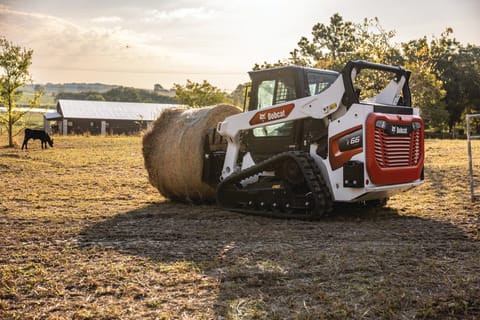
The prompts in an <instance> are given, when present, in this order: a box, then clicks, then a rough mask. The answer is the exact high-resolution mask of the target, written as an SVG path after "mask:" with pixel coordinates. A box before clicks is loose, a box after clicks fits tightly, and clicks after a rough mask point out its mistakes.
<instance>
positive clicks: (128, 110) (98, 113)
mask: <svg viewBox="0 0 480 320" xmlns="http://www.w3.org/2000/svg"><path fill="white" fill-rule="evenodd" d="M175 107H176V108H178V107H181V105H178V104H160V103H136V102H107V101H89V100H87V101H84V100H58V103H57V112H58V113H59V114H61V115H62V116H63V118H65V119H101V120H145V121H153V120H155V119H156V118H157V117H158V115H159V114H160V112H161V111H162V110H164V109H167V108H175Z"/></svg>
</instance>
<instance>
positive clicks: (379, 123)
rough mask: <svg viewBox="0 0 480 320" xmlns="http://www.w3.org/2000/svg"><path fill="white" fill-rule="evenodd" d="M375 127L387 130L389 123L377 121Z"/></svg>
mask: <svg viewBox="0 0 480 320" xmlns="http://www.w3.org/2000/svg"><path fill="white" fill-rule="evenodd" d="M375 127H377V128H380V129H383V130H385V129H386V128H387V122H386V121H385V120H377V121H376V122H375Z"/></svg>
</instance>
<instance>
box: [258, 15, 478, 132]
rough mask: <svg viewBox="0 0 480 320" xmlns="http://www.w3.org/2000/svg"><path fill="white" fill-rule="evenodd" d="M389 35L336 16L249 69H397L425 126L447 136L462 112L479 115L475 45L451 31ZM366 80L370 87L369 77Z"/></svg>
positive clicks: (375, 25)
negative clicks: (407, 74)
mask: <svg viewBox="0 0 480 320" xmlns="http://www.w3.org/2000/svg"><path fill="white" fill-rule="evenodd" d="M394 37H395V31H388V30H385V29H384V28H383V27H382V26H381V24H380V21H379V19H378V18H374V19H367V18H365V19H364V20H363V22H362V23H354V22H351V21H345V20H344V19H343V17H342V16H341V15H339V14H338V13H337V14H334V15H333V16H332V17H331V18H330V23H329V24H323V23H317V24H315V25H314V26H313V28H312V33H311V37H309V38H308V37H301V39H300V40H299V42H298V47H297V48H295V49H293V50H292V51H291V52H290V57H288V58H286V59H283V60H279V61H277V62H275V63H268V62H264V63H263V64H256V65H255V66H254V69H262V68H268V67H274V66H281V65H290V64H296V65H304V66H309V67H316V68H323V69H330V70H337V71H339V70H341V69H342V68H343V66H344V65H345V63H346V62H347V61H349V60H355V59H363V60H367V61H371V62H377V63H383V64H390V65H400V66H404V67H405V68H407V69H410V70H411V71H412V77H411V79H410V87H411V91H412V97H413V103H414V105H415V106H417V107H419V108H420V109H421V112H422V117H423V118H424V120H425V121H426V123H427V125H429V126H430V128H432V129H434V130H441V129H448V130H449V131H450V132H451V131H452V130H453V129H454V127H455V125H456V124H460V125H463V122H464V119H465V114H466V113H479V112H480V47H479V46H477V45H472V44H467V45H464V44H461V43H460V42H458V41H457V40H456V39H455V38H454V37H453V30H452V29H451V28H446V30H445V32H443V33H442V34H441V35H440V37H433V38H432V39H428V38H427V37H426V36H425V37H423V38H420V39H415V40H411V41H408V42H405V43H401V44H396V43H394V42H393V38H394ZM371 81H372V83H370V86H372V87H374V86H375V85H376V83H375V82H374V81H375V78H372V79H371Z"/></svg>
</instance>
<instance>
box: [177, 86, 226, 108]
mask: <svg viewBox="0 0 480 320" xmlns="http://www.w3.org/2000/svg"><path fill="white" fill-rule="evenodd" d="M173 87H174V89H175V92H176V93H175V94H176V99H177V100H178V102H179V103H181V104H186V105H188V106H191V107H196V108H197V107H204V106H211V105H214V104H217V103H221V102H227V101H228V98H227V94H226V93H225V92H223V91H222V90H220V89H219V88H217V87H215V86H213V85H211V84H210V83H208V82H207V81H206V80H203V82H202V83H197V82H193V81H190V80H187V83H186V85H185V86H182V85H180V84H177V83H175V84H174V85H173Z"/></svg>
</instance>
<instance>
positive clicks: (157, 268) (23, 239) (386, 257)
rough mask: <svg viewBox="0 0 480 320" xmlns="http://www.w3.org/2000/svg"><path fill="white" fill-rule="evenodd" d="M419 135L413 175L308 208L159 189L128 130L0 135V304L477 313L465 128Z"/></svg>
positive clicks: (17, 309) (380, 315) (157, 312)
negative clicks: (202, 202) (178, 196)
mask: <svg viewBox="0 0 480 320" xmlns="http://www.w3.org/2000/svg"><path fill="white" fill-rule="evenodd" d="M0 142H1V141H0ZM36 142H38V141H36ZM426 148H427V163H426V177H427V182H426V183H425V184H424V185H423V186H421V187H419V188H417V189H416V190H414V191H410V192H408V193H405V194H402V195H398V196H395V197H394V198H393V199H391V200H390V201H389V202H388V205H387V207H386V208H384V209H377V210H371V211H366V210H359V209H354V208H348V207H347V208H343V209H341V210H339V211H338V212H337V213H336V216H334V217H332V218H329V219H325V220H322V221H318V222H303V221H294V220H272V219H267V218H260V217H252V216H244V215H240V214H235V213H229V212H225V211H222V210H219V209H218V208H216V207H214V206H189V205H185V204H176V203H171V202H169V201H166V200H165V199H162V198H161V197H160V195H159V194H158V192H157V190H156V189H154V188H153V187H151V186H150V185H149V183H148V179H147V173H146V170H145V169H144V167H143V158H142V154H141V138H140V137H106V138H101V137H88V138H83V137H68V138H64V137H55V147H54V148H52V149H48V150H41V149H40V143H38V144H37V143H35V142H34V143H32V144H31V148H30V149H29V150H28V151H21V150H19V149H18V148H17V149H0V177H1V180H0V230H1V237H0V319H254V318H257V319H322V318H324V319H345V318H351V319H392V318H393V319H413V318H415V319H417V318H419V319H477V318H479V317H480V299H479V297H480V263H479V261H480V242H479V241H480V230H479V229H480V221H479V217H480V202H478V203H475V204H472V203H471V201H470V195H469V190H468V180H467V173H468V171H467V163H468V162H467V156H466V154H467V152H466V142H465V141H437V140H434V141H427V143H426ZM477 150H478V149H477ZM475 157H476V158H477V159H479V160H480V152H478V151H477V152H476V153H475Z"/></svg>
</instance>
